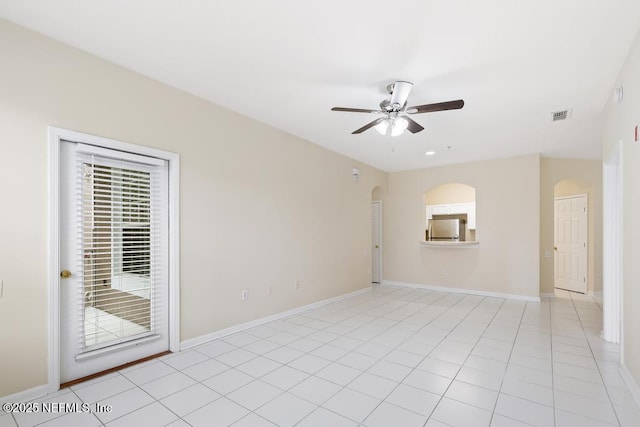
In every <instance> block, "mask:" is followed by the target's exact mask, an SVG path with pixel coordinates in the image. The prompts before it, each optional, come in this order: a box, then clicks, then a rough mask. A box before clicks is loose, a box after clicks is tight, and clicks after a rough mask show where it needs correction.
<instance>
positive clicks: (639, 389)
mask: <svg viewBox="0 0 640 427" xmlns="http://www.w3.org/2000/svg"><path fill="white" fill-rule="evenodd" d="M620 375H621V376H622V379H623V380H624V382H625V384H627V387H628V388H629V391H630V392H631V395H632V396H633V400H635V401H636V405H638V406H640V386H638V382H637V381H636V380H635V378H633V375H632V374H631V372H630V371H629V368H627V365H625V364H624V363H622V364H621V365H620Z"/></svg>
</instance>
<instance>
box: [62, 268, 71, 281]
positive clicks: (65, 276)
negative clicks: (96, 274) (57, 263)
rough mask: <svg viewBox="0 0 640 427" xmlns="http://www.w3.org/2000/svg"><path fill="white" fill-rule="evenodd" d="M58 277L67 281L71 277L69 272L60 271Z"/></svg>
mask: <svg viewBox="0 0 640 427" xmlns="http://www.w3.org/2000/svg"><path fill="white" fill-rule="evenodd" d="M60 277H62V278H63V279H68V278H69V277H71V272H70V271H69V270H62V271H61V272H60Z"/></svg>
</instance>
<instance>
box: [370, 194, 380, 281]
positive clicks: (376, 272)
mask: <svg viewBox="0 0 640 427" xmlns="http://www.w3.org/2000/svg"><path fill="white" fill-rule="evenodd" d="M381 269H382V202H381V201H380V200H376V201H374V202H371V282H373V283H380V281H381V280H382V277H381V276H382V273H381Z"/></svg>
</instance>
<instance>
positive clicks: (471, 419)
mask: <svg viewBox="0 0 640 427" xmlns="http://www.w3.org/2000/svg"><path fill="white" fill-rule="evenodd" d="M601 318H602V312H601V309H600V306H599V305H598V304H597V303H596V302H594V301H593V299H591V298H589V297H586V296H584V295H579V294H571V293H568V292H557V297H556V298H552V299H545V300H543V301H542V302H541V303H530V302H521V301H513V300H504V299H500V298H488V297H482V296H474V295H464V294H449V293H443V292H432V291H425V290H415V289H406V288H396V287H384V286H379V287H375V288H374V289H372V290H371V291H370V292H367V293H366V294H361V295H359V296H356V297H352V298H349V299H346V300H342V301H340V302H336V303H333V304H330V305H326V306H323V307H321V308H319V309H316V310H313V311H308V312H305V313H302V314H300V315H296V316H293V317H289V318H287V319H284V320H279V321H275V322H272V323H268V324H265V325H263V326H259V327H256V328H253V329H250V330H247V331H245V332H242V333H239V334H235V335H232V336H229V337H226V338H224V339H220V340H217V341H214V342H211V343H207V344H205V345H202V346H200V347H198V348H195V349H191V350H189V351H185V352H181V353H177V354H171V355H168V356H165V357H162V358H160V359H156V360H152V361H149V362H146V363H144V364H141V365H137V366H133V367H131V368H128V369H124V370H122V371H119V372H115V373H112V374H109V375H107V376H104V377H101V378H97V379H94V380H92V381H88V382H85V383H82V384H78V385H76V386H73V387H71V389H66V390H61V391H59V392H58V393H56V394H54V395H50V396H47V397H46V398H43V399H39V400H38V401H39V402H43V401H45V400H46V401H49V402H59V403H62V402H66V403H68V404H69V405H72V404H74V403H77V404H80V403H82V402H84V403H89V404H92V405H95V404H96V403H98V404H99V405H102V407H104V406H105V405H111V406H112V408H113V409H112V411H111V412H101V413H94V414H61V413H54V414H51V413H49V414H44V413H38V414H4V415H0V427H5V426H15V425H18V426H31V425H43V426H54V425H59V426H94V425H95V426H99V425H106V426H109V427H111V426H141V425H144V426H145V427H150V426H166V425H170V426H189V425H191V426H227V425H233V426H236V427H238V426H250V427H260V426H274V425H276V426H293V425H296V426H302V427H310V426H331V427H341V426H366V427H411V426H428V427H435V426H473V427H478V426H496V427H498V426H527V425H537V426H558V427H561V426H571V427H574V426H612V425H613V426H615V425H622V426H638V425H640V410H639V409H638V407H637V406H636V404H635V402H634V401H633V398H632V397H631V394H630V393H629V391H628V389H627V387H626V386H625V384H624V382H623V380H622V378H621V377H620V375H619V374H618V367H619V366H618V363H617V360H618V346H616V345H612V344H608V343H605V342H603V341H602V340H600V338H599V337H598V333H599V331H600V328H601Z"/></svg>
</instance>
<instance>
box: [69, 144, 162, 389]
mask: <svg viewBox="0 0 640 427" xmlns="http://www.w3.org/2000/svg"><path fill="white" fill-rule="evenodd" d="M60 166H61V168H60V171H61V172H60V271H61V279H60V334H59V336H60V381H61V382H62V383H64V382H68V381H71V380H74V379H77V378H82V377H85V376H87V375H91V374H93V373H96V372H100V371H103V370H106V369H109V368H113V367H115V366H119V365H122V364H125V363H128V362H132V361H135V360H138V359H141V358H144V357H147V356H151V355H154V354H157V353H161V352H163V351H166V350H168V349H169V334H168V332H169V331H168V328H169V317H168V177H167V172H168V167H167V162H166V161H164V160H159V159H156V158H151V157H146V156H139V155H134V154H130V153H124V152H120V151H116V150H109V149H105V148H99V147H94V146H90V145H84V144H79V143H75V142H66V141H65V142H62V143H61V153H60Z"/></svg>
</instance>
